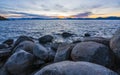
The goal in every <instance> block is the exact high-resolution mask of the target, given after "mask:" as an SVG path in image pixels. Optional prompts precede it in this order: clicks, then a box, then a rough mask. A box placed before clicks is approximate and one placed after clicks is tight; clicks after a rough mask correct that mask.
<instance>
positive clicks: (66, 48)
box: [54, 43, 74, 62]
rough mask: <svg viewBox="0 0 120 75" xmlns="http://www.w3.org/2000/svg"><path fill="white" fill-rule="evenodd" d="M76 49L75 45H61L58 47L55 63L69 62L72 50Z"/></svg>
mask: <svg viewBox="0 0 120 75" xmlns="http://www.w3.org/2000/svg"><path fill="white" fill-rule="evenodd" d="M73 47H74V45H73V44H65V43H64V44H61V45H59V47H58V50H57V52H56V55H55V59H54V62H59V61H64V60H69V58H70V54H71V51H72V48H73Z"/></svg>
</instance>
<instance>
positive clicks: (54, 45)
mask: <svg viewBox="0 0 120 75" xmlns="http://www.w3.org/2000/svg"><path fill="white" fill-rule="evenodd" d="M60 44H61V43H53V44H52V45H51V49H53V50H54V51H57V49H58V46H59V45H60Z"/></svg>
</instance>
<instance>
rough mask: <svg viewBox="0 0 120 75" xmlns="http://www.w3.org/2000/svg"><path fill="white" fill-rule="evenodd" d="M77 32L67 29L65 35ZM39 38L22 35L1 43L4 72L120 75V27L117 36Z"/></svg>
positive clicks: (0, 65)
mask: <svg viewBox="0 0 120 75" xmlns="http://www.w3.org/2000/svg"><path fill="white" fill-rule="evenodd" d="M72 35H73V34H71V33H67V32H64V33H63V34H61V36H62V37H63V38H68V37H71V36H72ZM53 40H54V36H51V35H45V36H42V37H39V39H38V40H37V41H35V40H34V39H33V38H32V37H28V36H19V38H17V40H14V39H8V40H5V41H4V42H2V43H1V44H0V75H120V29H118V30H117V31H116V32H115V34H114V35H113V37H111V38H103V37H91V36H90V34H88V33H86V34H85V36H84V38H83V39H79V40H76V41H73V42H72V43H65V42H64V43H62V42H53Z"/></svg>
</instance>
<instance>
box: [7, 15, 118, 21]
mask: <svg viewBox="0 0 120 75" xmlns="http://www.w3.org/2000/svg"><path fill="white" fill-rule="evenodd" d="M9 20H120V17H115V16H111V17H105V18H103V17H98V18H10V19H9Z"/></svg>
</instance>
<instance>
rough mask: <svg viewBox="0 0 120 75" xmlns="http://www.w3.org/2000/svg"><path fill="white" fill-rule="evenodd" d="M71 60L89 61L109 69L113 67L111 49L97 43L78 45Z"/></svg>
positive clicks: (72, 53)
mask: <svg viewBox="0 0 120 75" xmlns="http://www.w3.org/2000/svg"><path fill="white" fill-rule="evenodd" d="M71 58H72V60H74V61H88V62H93V63H97V64H100V65H103V66H107V67H111V65H113V63H112V59H111V58H110V54H109V48H108V47H107V46H105V45H103V44H100V43H96V42H81V43H78V44H77V45H76V46H75V47H74V48H73V50H72V52H71Z"/></svg>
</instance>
